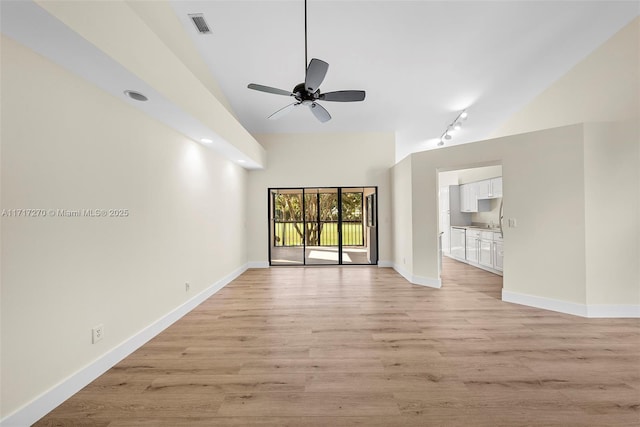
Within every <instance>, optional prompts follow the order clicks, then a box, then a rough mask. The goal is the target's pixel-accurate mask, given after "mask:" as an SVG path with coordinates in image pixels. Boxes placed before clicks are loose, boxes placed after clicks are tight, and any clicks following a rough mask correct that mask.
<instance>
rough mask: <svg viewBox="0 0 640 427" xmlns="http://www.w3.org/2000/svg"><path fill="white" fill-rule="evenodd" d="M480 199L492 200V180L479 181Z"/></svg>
mask: <svg viewBox="0 0 640 427" xmlns="http://www.w3.org/2000/svg"><path fill="white" fill-rule="evenodd" d="M477 186H478V187H477V188H478V199H489V198H491V180H490V179H485V180H484V181H478V183H477Z"/></svg>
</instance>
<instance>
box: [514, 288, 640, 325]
mask: <svg viewBox="0 0 640 427" xmlns="http://www.w3.org/2000/svg"><path fill="white" fill-rule="evenodd" d="M502 301H506V302H511V303H515V304H520V305H526V306H529V307H535V308H542V309H544V310H551V311H557V312H559V313H565V314H572V315H574V316H580V317H589V318H596V317H600V318H640V305H633V304H579V303H575V302H569V301H561V300H556V299H552V298H545V297H539V296H535V295H527V294H521V293H519V292H511V291H506V290H504V289H503V290H502Z"/></svg>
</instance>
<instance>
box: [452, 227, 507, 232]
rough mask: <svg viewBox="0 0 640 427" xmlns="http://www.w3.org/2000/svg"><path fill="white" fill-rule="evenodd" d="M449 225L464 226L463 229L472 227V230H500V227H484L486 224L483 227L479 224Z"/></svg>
mask: <svg viewBox="0 0 640 427" xmlns="http://www.w3.org/2000/svg"><path fill="white" fill-rule="evenodd" d="M451 227H453V228H464V229H467V228H472V229H474V230H480V231H493V232H496V233H499V232H500V228H496V227H494V228H489V227H486V226H485V227H481V226H479V225H452V226H451Z"/></svg>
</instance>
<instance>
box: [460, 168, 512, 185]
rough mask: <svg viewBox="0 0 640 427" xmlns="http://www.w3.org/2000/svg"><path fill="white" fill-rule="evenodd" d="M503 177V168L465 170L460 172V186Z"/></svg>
mask: <svg viewBox="0 0 640 427" xmlns="http://www.w3.org/2000/svg"><path fill="white" fill-rule="evenodd" d="M498 176H502V166H501V165H495V166H483V167H479V168H472V169H463V170H460V171H458V184H467V183H469V182H475V181H482V180H483V179H489V178H495V177H498Z"/></svg>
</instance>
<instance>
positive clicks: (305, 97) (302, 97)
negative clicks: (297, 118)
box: [293, 83, 320, 102]
mask: <svg viewBox="0 0 640 427" xmlns="http://www.w3.org/2000/svg"><path fill="white" fill-rule="evenodd" d="M293 94H294V96H295V98H296V99H297V100H298V101H299V102H304V101H315V100H317V99H318V97H319V96H320V90H317V91H315V92H309V91H307V88H306V86H305V84H304V83H300V84H297V85H296V87H294V88H293Z"/></svg>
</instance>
